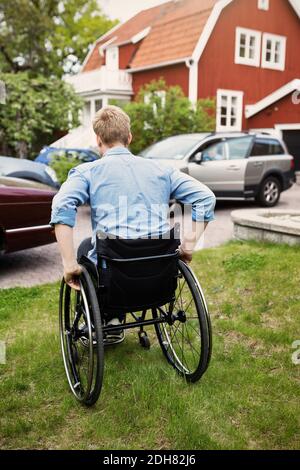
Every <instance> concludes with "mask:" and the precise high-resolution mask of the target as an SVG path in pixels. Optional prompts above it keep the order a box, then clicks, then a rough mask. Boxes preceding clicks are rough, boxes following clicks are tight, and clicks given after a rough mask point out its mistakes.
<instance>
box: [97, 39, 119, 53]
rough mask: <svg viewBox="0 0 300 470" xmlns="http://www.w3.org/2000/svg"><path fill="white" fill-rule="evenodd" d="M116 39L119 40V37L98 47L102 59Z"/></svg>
mask: <svg viewBox="0 0 300 470" xmlns="http://www.w3.org/2000/svg"><path fill="white" fill-rule="evenodd" d="M116 39H117V36H113V37H112V38H110V39H109V40H108V41H106V42H104V43H103V44H101V46H99V47H98V50H99V54H100V55H101V56H102V57H103V56H104V51H105V49H106V48H107V47H108V46H109V45H110V44H111V43H112V42H114V41H115V40H116Z"/></svg>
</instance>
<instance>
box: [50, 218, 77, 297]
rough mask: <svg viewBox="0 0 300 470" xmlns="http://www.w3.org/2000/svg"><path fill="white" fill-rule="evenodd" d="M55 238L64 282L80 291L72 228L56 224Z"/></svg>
mask: <svg viewBox="0 0 300 470" xmlns="http://www.w3.org/2000/svg"><path fill="white" fill-rule="evenodd" d="M55 236H56V240H57V243H58V247H59V251H60V254H61V258H62V263H63V268H64V278H65V281H66V283H67V284H68V285H69V286H71V287H73V289H76V290H80V287H79V280H78V276H79V275H80V273H81V271H82V270H81V267H80V266H79V264H78V263H77V259H76V256H75V250H74V243H73V228H72V227H69V226H68V225H63V224H56V225H55Z"/></svg>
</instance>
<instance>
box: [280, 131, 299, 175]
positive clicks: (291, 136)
mask: <svg viewBox="0 0 300 470" xmlns="http://www.w3.org/2000/svg"><path fill="white" fill-rule="evenodd" d="M282 136H283V140H284V141H285V143H286V145H287V147H288V149H289V152H290V154H291V155H293V157H294V158H295V168H296V171H300V130H293V131H282Z"/></svg>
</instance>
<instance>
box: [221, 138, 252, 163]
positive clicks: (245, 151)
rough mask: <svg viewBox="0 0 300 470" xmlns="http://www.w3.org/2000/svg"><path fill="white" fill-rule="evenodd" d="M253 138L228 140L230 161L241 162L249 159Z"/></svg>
mask: <svg viewBox="0 0 300 470" xmlns="http://www.w3.org/2000/svg"><path fill="white" fill-rule="evenodd" d="M252 140H253V137H239V138H236V139H228V140H227V146H228V147H227V148H228V157H229V160H241V159H243V158H246V157H248V155H249V149H250V145H251V143H252Z"/></svg>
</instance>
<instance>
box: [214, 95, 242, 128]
mask: <svg viewBox="0 0 300 470" xmlns="http://www.w3.org/2000/svg"><path fill="white" fill-rule="evenodd" d="M223 97H226V98H227V103H228V102H229V101H230V103H231V104H232V98H236V99H237V107H236V116H235V117H236V124H235V125H233V126H232V125H231V122H230V121H231V119H232V114H231V110H232V107H231V106H230V107H227V111H226V124H225V125H224V124H222V118H223V117H224V115H223V114H222V98H223ZM243 99H244V92H243V91H236V90H221V89H219V90H218V91H217V116H216V130H217V132H228V131H231V132H240V131H241V130H242V123H243Z"/></svg>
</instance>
